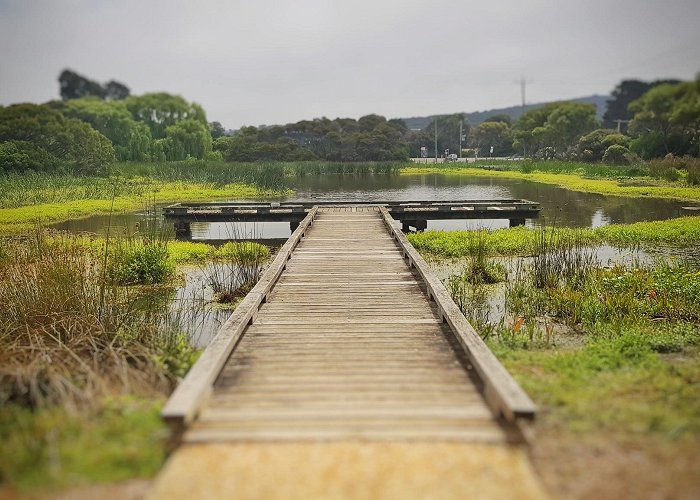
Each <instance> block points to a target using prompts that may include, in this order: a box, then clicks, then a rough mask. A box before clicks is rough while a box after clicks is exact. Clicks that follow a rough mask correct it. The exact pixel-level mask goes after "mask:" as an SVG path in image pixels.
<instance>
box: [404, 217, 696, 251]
mask: <svg viewBox="0 0 700 500" xmlns="http://www.w3.org/2000/svg"><path fill="white" fill-rule="evenodd" d="M554 231H555V232H556V234H557V235H561V236H565V235H569V236H570V237H572V238H576V239H577V240H578V241H580V242H581V243H582V244H591V245H593V244H600V243H608V244H611V245H616V246H620V247H634V246H638V245H641V244H654V245H658V244H663V245H669V246H677V247H691V246H694V245H696V244H697V242H698V241H700V217H698V216H692V217H681V218H678V219H670V220H665V221H652V222H636V223H634V224H611V225H608V226H602V227H598V228H595V229H572V228H556V229H555V230H554ZM472 233H473V232H472V231H425V232H422V233H413V234H409V235H408V239H409V241H410V242H411V243H412V244H413V246H415V247H416V248H417V249H418V250H419V251H420V252H421V253H424V254H426V255H429V256H432V257H465V256H468V255H470V244H471V243H470V242H471V237H472V236H471V235H472ZM537 234H538V230H537V229H532V228H526V227H515V228H508V229H497V230H495V231H490V232H487V233H486V234H485V235H484V239H485V240H486V247H487V251H488V254H489V255H530V254H532V253H533V252H534V250H535V242H536V238H537ZM562 241H563V240H562Z"/></svg>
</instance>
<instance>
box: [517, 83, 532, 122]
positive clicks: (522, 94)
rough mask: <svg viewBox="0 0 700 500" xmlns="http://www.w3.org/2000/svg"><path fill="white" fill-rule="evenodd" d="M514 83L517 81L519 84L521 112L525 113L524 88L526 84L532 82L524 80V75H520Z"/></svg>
mask: <svg viewBox="0 0 700 500" xmlns="http://www.w3.org/2000/svg"><path fill="white" fill-rule="evenodd" d="M514 83H517V84H519V85H520V101H521V106H522V110H523V113H525V89H526V87H527V84H528V83H532V81H531V80H526V79H525V77H524V76H521V77H520V80H515V82H514Z"/></svg>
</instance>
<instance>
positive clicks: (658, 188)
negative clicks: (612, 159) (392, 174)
mask: <svg viewBox="0 0 700 500" xmlns="http://www.w3.org/2000/svg"><path fill="white" fill-rule="evenodd" d="M548 163H549V162H542V163H534V164H532V165H531V166H530V167H528V169H527V171H525V172H523V171H521V170H514V169H513V170H511V169H505V168H498V169H496V168H488V167H481V168H479V167H458V166H455V165H454V164H446V165H444V166H443V165H442V164H438V165H435V166H424V165H416V166H410V167H407V168H405V169H403V170H402V171H401V173H402V174H403V175H418V174H429V173H439V174H443V175H470V176H479V177H496V178H502V179H522V180H526V181H532V182H541V183H543V184H553V185H556V186H559V187H562V188H566V189H570V190H572V191H581V192H586V193H596V194H603V195H612V196H626V197H630V198H642V197H644V198H666V199H675V200H689V201H700V187H698V186H688V185H685V184H683V183H680V182H670V181H663V180H656V179H651V178H648V177H644V176H640V177H637V176H635V177H633V178H631V179H630V178H629V177H628V176H627V172H626V170H624V169H621V170H618V171H617V173H618V175H617V176H616V178H609V176H611V175H612V171H611V170H610V169H613V168H615V167H605V168H601V167H597V166H590V165H589V164H572V165H571V168H564V167H562V168H552V167H551V166H548ZM553 163H566V162H553ZM574 167H577V168H574ZM597 172H598V173H600V172H605V173H606V175H604V176H602V175H595V174H596V173H597Z"/></svg>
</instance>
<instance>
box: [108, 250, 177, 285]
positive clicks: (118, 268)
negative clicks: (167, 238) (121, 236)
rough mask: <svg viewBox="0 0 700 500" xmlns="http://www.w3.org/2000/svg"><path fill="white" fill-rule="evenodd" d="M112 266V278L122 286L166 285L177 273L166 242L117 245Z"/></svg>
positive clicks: (111, 262)
mask: <svg viewBox="0 0 700 500" xmlns="http://www.w3.org/2000/svg"><path fill="white" fill-rule="evenodd" d="M110 264H111V269H110V276H111V278H112V279H113V280H114V282H115V283H117V284H120V285H137V284H149V285H152V284H158V283H164V282H165V281H167V280H168V279H169V278H170V277H171V276H172V275H173V273H174V272H175V266H174V265H173V263H172V262H171V261H170V259H169V258H168V245H167V243H166V242H150V241H128V242H126V243H123V242H122V243H117V245H116V247H115V249H114V250H113V255H112V259H111V261H110Z"/></svg>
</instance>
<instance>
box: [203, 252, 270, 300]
mask: <svg viewBox="0 0 700 500" xmlns="http://www.w3.org/2000/svg"><path fill="white" fill-rule="evenodd" d="M269 257H270V251H269V250H268V248H267V247H266V246H265V245H261V244H260V243H256V242H254V241H231V242H228V243H226V244H224V245H223V246H222V247H221V248H219V249H218V250H217V251H216V258H215V260H214V261H213V262H212V263H210V264H209V265H208V266H207V267H206V268H205V269H204V272H205V274H206V276H207V280H208V282H209V284H210V286H211V287H212V289H213V290H214V293H215V295H216V300H217V302H221V303H231V302H234V301H235V300H236V299H237V298H239V297H242V296H244V295H245V294H246V293H248V292H249V291H250V290H251V289H252V288H253V287H254V286H255V284H256V283H257V282H258V280H259V279H260V275H261V274H262V271H263V266H264V264H265V262H267V260H268V258H269Z"/></svg>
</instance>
